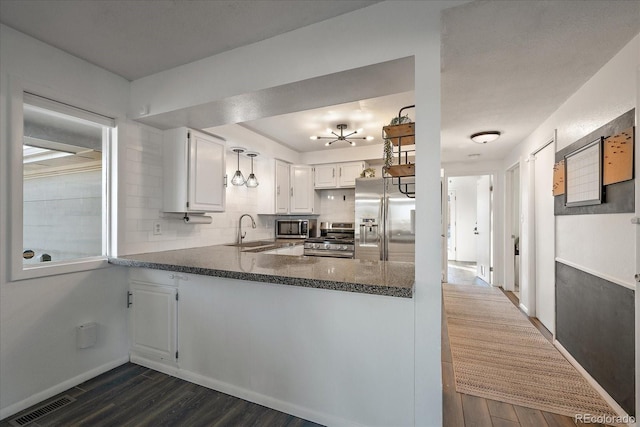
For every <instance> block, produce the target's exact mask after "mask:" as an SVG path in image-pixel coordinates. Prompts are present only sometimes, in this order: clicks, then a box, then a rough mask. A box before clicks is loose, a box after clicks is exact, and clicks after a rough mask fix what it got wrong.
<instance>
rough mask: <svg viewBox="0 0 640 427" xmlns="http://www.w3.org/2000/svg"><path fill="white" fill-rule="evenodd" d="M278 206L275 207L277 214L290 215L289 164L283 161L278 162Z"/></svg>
mask: <svg viewBox="0 0 640 427" xmlns="http://www.w3.org/2000/svg"><path fill="white" fill-rule="evenodd" d="M275 175H276V182H275V184H276V188H275V192H276V196H275V200H276V205H275V213H277V214H287V213H289V199H290V196H289V193H290V191H289V187H290V184H289V181H290V175H289V163H285V162H283V161H282V160H276V173H275Z"/></svg>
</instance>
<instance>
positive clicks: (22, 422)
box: [9, 395, 76, 427]
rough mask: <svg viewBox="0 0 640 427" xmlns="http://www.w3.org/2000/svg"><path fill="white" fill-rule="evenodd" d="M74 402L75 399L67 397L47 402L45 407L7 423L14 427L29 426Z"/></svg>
mask: <svg viewBox="0 0 640 427" xmlns="http://www.w3.org/2000/svg"><path fill="white" fill-rule="evenodd" d="M75 401H76V399H74V398H73V397H71V396H69V395H65V396H62V397H61V398H60V399H57V400H54V401H53V402H49V403H47V404H46V405H42V406H40V407H39V408H36V409H34V410H33V411H31V412H29V413H27V414H24V415H21V416H19V417H16V418H14V419H12V420H11V421H9V424H11V425H12V426H16V427H21V426H26V425H27V424H30V423H32V422H33V421H35V420H37V419H39V418H42V417H44V416H45V415H49V414H50V413H52V412H53V411H57V410H58V409H60V408H63V407H65V406H67V405H68V404H69V403H72V402H75Z"/></svg>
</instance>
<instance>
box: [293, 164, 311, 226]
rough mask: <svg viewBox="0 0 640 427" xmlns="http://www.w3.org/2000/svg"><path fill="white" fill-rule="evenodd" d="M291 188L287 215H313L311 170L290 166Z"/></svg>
mask: <svg viewBox="0 0 640 427" xmlns="http://www.w3.org/2000/svg"><path fill="white" fill-rule="evenodd" d="M289 169H290V172H291V187H290V190H289V192H290V196H291V201H290V203H289V213H292V214H312V213H314V205H315V203H314V201H315V192H314V191H313V168H312V167H311V166H308V165H291V166H290V168H289Z"/></svg>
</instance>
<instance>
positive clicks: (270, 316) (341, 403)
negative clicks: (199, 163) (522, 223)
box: [132, 269, 414, 426]
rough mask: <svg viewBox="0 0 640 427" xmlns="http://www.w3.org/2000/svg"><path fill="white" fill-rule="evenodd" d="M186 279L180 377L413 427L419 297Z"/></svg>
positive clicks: (290, 404)
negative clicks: (398, 296)
mask: <svg viewBox="0 0 640 427" xmlns="http://www.w3.org/2000/svg"><path fill="white" fill-rule="evenodd" d="M132 275H135V276H138V278H140V277H144V278H146V280H147V281H148V280H150V279H152V277H153V276H154V275H164V276H166V275H167V273H166V272H158V271H151V270H146V269H132ZM182 277H186V278H187V280H184V279H182V280H179V284H178V288H179V295H180V301H179V308H178V342H179V353H180V357H179V359H178V364H179V369H178V371H177V376H179V377H182V378H185V379H190V380H191V381H193V382H197V383H200V384H202V385H205V386H208V387H211V388H214V389H217V390H219V391H222V392H225V393H228V394H232V395H235V396H237V397H240V398H244V399H247V400H251V401H254V402H256V403H259V404H262V405H265V406H268V407H271V408H274V409H277V410H280V411H284V412H287V413H290V414H293V415H296V416H299V417H303V418H306V419H310V420H312V421H315V422H318V423H321V424H325V425H368V426H388V425H396V426H409V425H413V406H414V402H413V383H414V356H413V346H414V344H413V343H414V327H413V324H414V309H413V300H412V299H408V298H394V297H388V296H380V295H369V294H358V293H351V292H340V291H333V290H327V289H312V288H303V287H292V286H287V285H281V284H272V285H270V284H265V283H256V282H249V281H238V280H234V279H226V278H218V277H206V276H198V275H191V274H189V275H185V274H183V275H182ZM238 282H240V283H238Z"/></svg>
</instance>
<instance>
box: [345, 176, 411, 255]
mask: <svg viewBox="0 0 640 427" xmlns="http://www.w3.org/2000/svg"><path fill="white" fill-rule="evenodd" d="M355 222H356V223H355V257H356V259H364V260H383V261H407V262H414V261H415V229H416V227H415V223H416V202H415V199H412V198H409V197H407V196H406V195H404V194H402V193H401V192H400V191H399V190H398V186H397V185H393V182H392V178H358V179H356V221H355Z"/></svg>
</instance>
